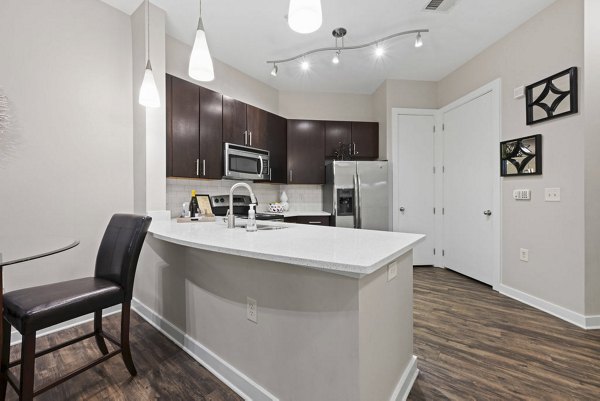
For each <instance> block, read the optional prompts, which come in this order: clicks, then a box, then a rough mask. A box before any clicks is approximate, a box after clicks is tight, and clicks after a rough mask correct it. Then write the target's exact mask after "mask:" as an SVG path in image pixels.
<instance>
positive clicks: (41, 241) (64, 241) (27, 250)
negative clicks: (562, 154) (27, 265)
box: [0, 236, 79, 267]
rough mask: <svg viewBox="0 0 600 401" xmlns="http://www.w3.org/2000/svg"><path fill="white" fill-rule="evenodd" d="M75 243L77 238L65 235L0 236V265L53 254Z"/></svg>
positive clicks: (71, 246) (73, 245)
mask: <svg viewBox="0 0 600 401" xmlns="http://www.w3.org/2000/svg"><path fill="white" fill-rule="evenodd" d="M77 245H79V241H78V240H75V239H73V238H66V237H36V236H32V237H29V238H26V239H24V238H17V237H6V236H0V267H1V266H8V265H12V264H15V263H21V262H26V261H28V260H33V259H38V258H42V257H45V256H50V255H54V254H56V253H60V252H63V251H66V250H68V249H71V248H74V247H76V246H77Z"/></svg>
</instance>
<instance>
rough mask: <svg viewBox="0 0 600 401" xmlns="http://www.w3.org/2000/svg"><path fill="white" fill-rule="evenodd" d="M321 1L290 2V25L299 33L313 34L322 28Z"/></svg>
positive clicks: (296, 0) (302, 0) (299, 0)
mask: <svg viewBox="0 0 600 401" xmlns="http://www.w3.org/2000/svg"><path fill="white" fill-rule="evenodd" d="M322 23H323V14H322V13H321V0H290V8H289V11H288V24H289V26H290V28H292V30H293V31H296V32H298V33H311V32H314V31H316V30H317V29H319V28H320V27H321V24H322Z"/></svg>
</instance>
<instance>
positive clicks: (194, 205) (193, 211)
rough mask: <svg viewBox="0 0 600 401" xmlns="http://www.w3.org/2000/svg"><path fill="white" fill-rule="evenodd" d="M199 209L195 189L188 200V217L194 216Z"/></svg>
mask: <svg viewBox="0 0 600 401" xmlns="http://www.w3.org/2000/svg"><path fill="white" fill-rule="evenodd" d="M199 210H200V206H199V205H198V199H196V191H194V190H192V199H191V200H190V217H196V215H197V214H198V212H199Z"/></svg>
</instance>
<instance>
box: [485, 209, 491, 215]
mask: <svg viewBox="0 0 600 401" xmlns="http://www.w3.org/2000/svg"><path fill="white" fill-rule="evenodd" d="M483 214H485V215H486V216H491V215H492V211H491V210H489V209H488V210H484V211H483Z"/></svg>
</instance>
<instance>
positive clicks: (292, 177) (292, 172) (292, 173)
mask: <svg viewBox="0 0 600 401" xmlns="http://www.w3.org/2000/svg"><path fill="white" fill-rule="evenodd" d="M292 181H294V171H293V170H292V169H290V182H292Z"/></svg>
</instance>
